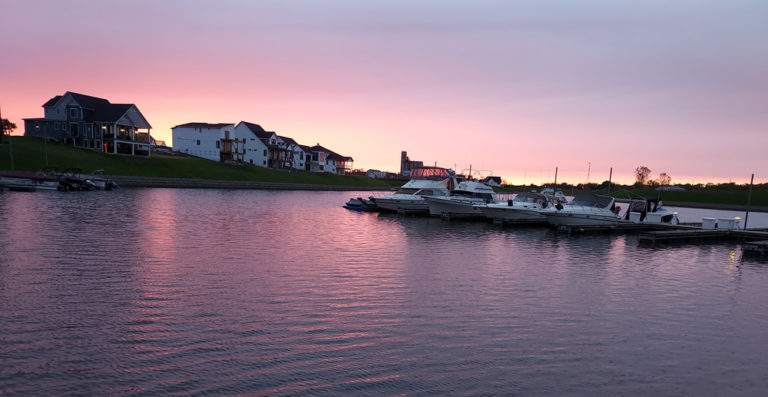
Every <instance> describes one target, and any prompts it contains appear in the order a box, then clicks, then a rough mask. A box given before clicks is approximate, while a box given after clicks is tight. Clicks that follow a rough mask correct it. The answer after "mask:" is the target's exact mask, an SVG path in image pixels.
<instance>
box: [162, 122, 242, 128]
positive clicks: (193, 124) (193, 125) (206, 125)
mask: <svg viewBox="0 0 768 397" xmlns="http://www.w3.org/2000/svg"><path fill="white" fill-rule="evenodd" d="M228 126H233V127H234V124H231V123H202V122H195V121H193V122H191V123H185V124H179V125H177V126H175V127H171V129H174V128H224V127H228Z"/></svg>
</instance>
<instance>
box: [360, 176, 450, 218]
mask: <svg viewBox="0 0 768 397" xmlns="http://www.w3.org/2000/svg"><path fill="white" fill-rule="evenodd" d="M454 186H456V176H455V175H454V174H453V171H451V170H448V169H445V168H441V167H421V168H414V169H412V170H411V180H409V181H408V182H407V183H406V184H405V185H403V186H402V187H401V188H400V189H399V190H398V191H396V192H395V193H394V194H390V195H387V196H376V197H371V200H373V202H374V203H375V204H376V207H378V209H380V210H383V211H392V212H402V213H407V214H419V213H421V214H426V213H427V212H428V211H429V207H428V206H427V202H426V201H425V200H424V197H443V196H448V195H449V194H450V191H451V189H453V187H454Z"/></svg>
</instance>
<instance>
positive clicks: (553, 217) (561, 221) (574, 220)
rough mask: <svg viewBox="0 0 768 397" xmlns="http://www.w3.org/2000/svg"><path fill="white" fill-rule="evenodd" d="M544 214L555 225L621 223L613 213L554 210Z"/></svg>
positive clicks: (611, 224)
mask: <svg viewBox="0 0 768 397" xmlns="http://www.w3.org/2000/svg"><path fill="white" fill-rule="evenodd" d="M544 216H545V217H546V218H547V222H548V223H549V224H550V225H554V226H614V225H617V224H618V223H619V218H618V217H616V215H613V214H600V213H574V212H564V211H556V212H554V211H553V212H547V213H545V215H544Z"/></svg>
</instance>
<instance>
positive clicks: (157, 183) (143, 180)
mask: <svg viewBox="0 0 768 397" xmlns="http://www.w3.org/2000/svg"><path fill="white" fill-rule="evenodd" d="M106 177H107V178H110V179H112V180H114V181H115V182H117V184H118V185H120V186H121V187H156V188H180V189H270V190H327V191H355V190H366V191H367V190H371V191H388V190H394V189H395V188H393V187H388V186H354V185H323V184H311V183H282V182H256V181H228V180H214V179H196V178H164V177H142V176H124V175H109V176H106Z"/></svg>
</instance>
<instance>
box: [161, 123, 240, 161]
mask: <svg viewBox="0 0 768 397" xmlns="http://www.w3.org/2000/svg"><path fill="white" fill-rule="evenodd" d="M171 131H172V135H173V150H175V151H177V152H182V153H187V154H190V155H192V156H197V157H202V158H205V159H208V160H213V161H243V158H244V155H245V152H244V150H245V142H244V141H243V140H241V139H238V138H237V136H236V134H235V125H234V124H231V123H186V124H179V125H177V126H175V127H173V128H171Z"/></svg>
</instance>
